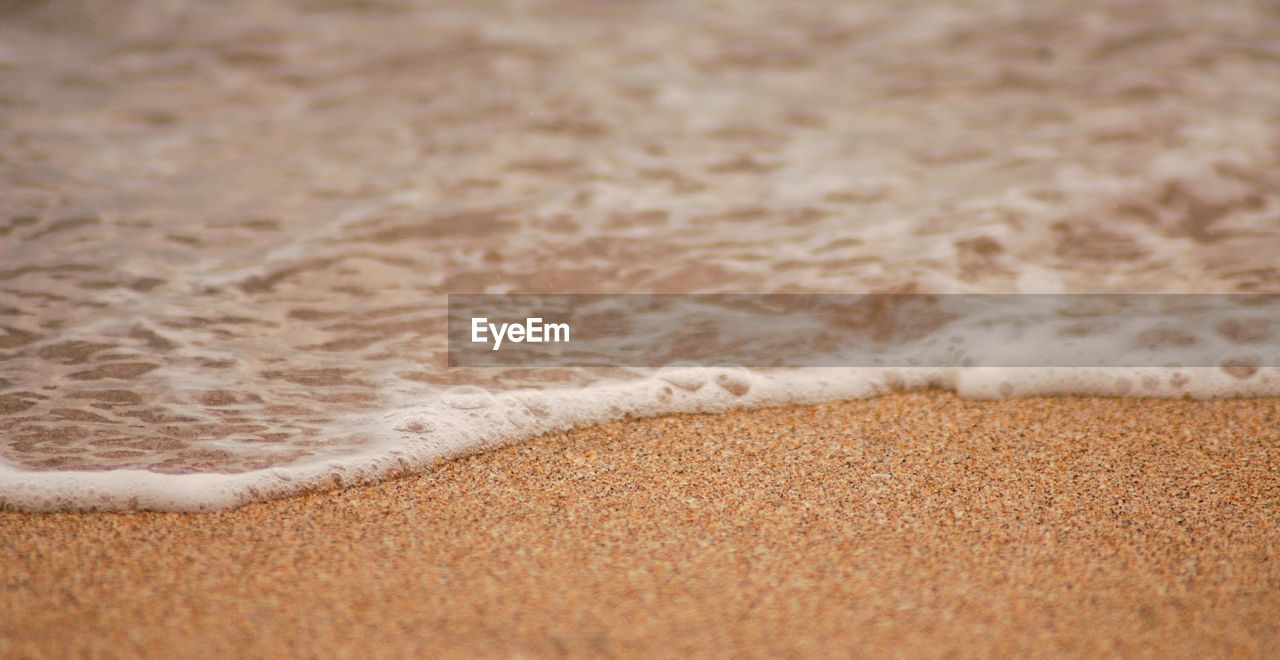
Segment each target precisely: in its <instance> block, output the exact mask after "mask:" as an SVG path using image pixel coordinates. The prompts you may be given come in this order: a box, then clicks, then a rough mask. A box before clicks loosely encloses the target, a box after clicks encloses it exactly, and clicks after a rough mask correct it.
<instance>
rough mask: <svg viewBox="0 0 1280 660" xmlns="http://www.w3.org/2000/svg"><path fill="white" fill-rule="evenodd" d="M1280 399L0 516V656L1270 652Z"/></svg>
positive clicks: (650, 435)
mask: <svg viewBox="0 0 1280 660" xmlns="http://www.w3.org/2000/svg"><path fill="white" fill-rule="evenodd" d="M1278 419H1280V400H1275V399H1253V400H1225V401H1210V402H1195V401H1165V400H1141V399H1098V398H1056V399H1025V400H1011V401H985V402H984V401H966V400H962V399H959V398H956V397H954V396H952V395H949V394H941V393H914V394H903V395H893V396H888V397H883V398H877V399H871V400H864V401H853V402H845V403H832V404H826V405H819V406H813V407H794V408H783V409H769V410H760V411H748V412H735V413H731V414H727V415H723V416H677V417H666V418H658V419H648V420H632V421H626V422H618V423H613V424H609V425H605V426H601V427H595V428H589V429H583V430H578V431H574V432H571V433H565V434H558V435H553V436H548V437H544V438H541V439H538V440H535V441H532V442H528V443H523V444H519V445H516V446H511V447H508V448H503V449H499V450H495V451H490V452H487V453H483V454H479V455H476V456H472V457H470V458H465V459H460V460H456V461H451V462H447V463H442V464H440V465H439V466H438V467H437V468H436V469H435V470H433V471H431V472H430V473H428V474H424V475H421V476H413V477H408V478H403V479H398V480H394V481H391V482H387V483H383V484H379V485H376V486H372V487H362V488H353V489H348V490H341V491H335V492H325V493H317V494H313V495H307V496H301V497H295V498H289V499H284V500H279V501H274V502H268V503H262V504H253V505H249V506H246V507H244V508H241V509H238V510H234V511H226V512H221V513H215V514H204V515H197V514H158V513H134V514H88V515H86V514H53V515H48V514H40V515H35V514H24V513H12V512H9V513H4V514H0V584H3V589H2V590H0V611H2V612H4V616H2V617H0V655H3V656H5V657H26V656H43V657H62V656H66V655H100V654H109V655H136V654H141V653H147V654H152V655H161V654H165V655H167V654H170V653H177V654H181V655H193V656H227V655H232V654H234V655H242V654H250V655H284V654H289V655H305V656H314V655H346V656H355V655H366V654H370V653H377V654H395V655H417V656H420V657H426V656H428V655H430V656H434V655H446V656H494V655H496V656H547V655H575V656H622V657H625V656H655V655H656V656H677V655H686V654H694V655H738V654H747V655H788V656H794V655H820V654H822V655H826V654H837V655H845V654H851V655H876V656H881V655H904V656H905V655H911V656H915V655H930V656H932V655H948V654H953V653H959V654H960V655H971V654H972V655H997V656H1008V655H1010V654H1031V655H1041V654H1052V655H1073V656H1098V655H1111V654H1121V655H1127V656H1161V657H1203V656H1214V657H1225V656H1235V657H1265V656H1271V657H1275V656H1276V655H1277V653H1280V616H1277V615H1278V614H1280V550H1278V549H1277V543H1276V539H1277V538H1278V534H1280V424H1277V420H1278Z"/></svg>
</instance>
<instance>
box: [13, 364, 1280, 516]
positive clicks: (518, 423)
mask: <svg viewBox="0 0 1280 660" xmlns="http://www.w3.org/2000/svg"><path fill="white" fill-rule="evenodd" d="M929 387H931V388H940V389H945V390H950V391H954V392H956V393H958V394H959V395H961V396H964V397H970V398H980V399H998V398H1009V397H1021V396H1044V395H1064V394H1081V395H1093V396H1145V397H1161V398H1184V397H1186V398H1196V399H1206V398H1213V397H1239V396H1280V369H1275V368H1266V369H1260V370H1257V371H1255V372H1253V373H1250V374H1249V375H1248V376H1247V377H1242V375H1241V374H1231V373H1228V372H1226V371H1224V370H1222V369H1217V368H1203V367H1200V368H1181V369H1176V368H1142V369H1124V368H991V367H977V368H945V369H933V368H891V369H877V368H858V369H838V368H814V369H786V370H767V371H764V372H753V371H751V370H748V369H744V368H741V367H690V366H683V367H676V368H671V369H664V370H662V371H660V372H658V373H657V374H655V375H654V376H651V377H648V378H644V379H640V380H635V381H631V382H611V383H598V384H595V385H591V386H587V387H583V388H574V389H544V390H520V391H513V392H504V393H500V394H496V395H495V394H492V393H490V392H486V391H484V390H482V389H480V388H476V387H471V386H462V387H458V388H453V389H451V390H448V391H445V392H444V393H443V394H441V396H440V397H439V398H438V399H437V400H436V401H434V402H431V403H427V404H423V405H414V404H412V403H410V402H402V403H400V404H398V405H397V406H395V407H394V409H393V410H391V411H388V412H386V413H384V414H380V415H377V416H369V417H367V418H363V419H351V420H346V423H347V424H350V425H356V426H359V427H360V429H361V430H363V431H365V432H367V433H369V434H371V435H373V436H375V437H376V438H377V441H376V442H374V443H372V444H371V445H369V446H368V447H366V448H364V449H363V450H361V451H359V452H357V453H351V454H347V455H343V456H328V457H326V456H320V457H316V458H313V459H310V460H307V461H301V462H298V463H294V464H290V465H288V466H284V467H277V468H270V469H264V470H255V471H250V472H240V473H235V474H221V473H208V472H204V473H193V474H158V473H155V472H150V471H146V470H106V471H92V472H90V471H46V472H39V471H31V470H23V469H20V468H16V467H14V466H12V465H3V464H0V497H3V501H4V502H5V504H6V505H8V506H12V507H17V508H21V509H24V510H32V511H57V510H67V509H74V510H122V509H139V508H141V509H155V510H168V511H208V510H213V509H219V508H226V507H233V506H238V505H242V504H245V503H248V502H251V501H255V500H260V499H267V498H272V497H279V496H283V495H289V494H293V493H296V492H299V491H302V490H307V489H314V488H326V487H333V486H337V485H353V484H359V483H365V482H369V481H372V480H376V479H378V478H380V477H382V476H383V475H386V474H387V473H389V472H396V471H421V470H426V469H430V466H431V465H432V464H433V463H434V462H435V461H436V460H438V459H444V458H452V457H457V456H462V455H466V454H469V453H474V452H476V451H480V450H483V449H487V448H491V447H494V446H498V445H501V444H505V443H508V442H513V441H519V440H524V439H528V438H531V437H535V436H538V435H542V434H545V433H550V432H557V431H565V430H569V429H573V428H579V427H584V426H589V425H594V424H600V423H605V422H609V421H614V420H618V419H624V418H641V417H651V416H657V415H666V414H674V413H721V412H726V411H729V410H734V409H739V408H755V407H764V406H779V405H793V404H815V403H821V402H824V401H831V400H843V399H857V398H864V397H869V396H876V395H881V394H885V393H888V392H902V391H909V390H916V389H920V388H929Z"/></svg>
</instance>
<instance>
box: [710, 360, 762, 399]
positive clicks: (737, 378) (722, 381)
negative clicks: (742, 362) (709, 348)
mask: <svg viewBox="0 0 1280 660" xmlns="http://www.w3.org/2000/svg"><path fill="white" fill-rule="evenodd" d="M716 370H717V372H718V373H716V376H715V383H716V385H719V386H720V387H721V388H722V389H724V391H726V392H728V393H729V394H732V395H733V396H744V395H746V393H747V392H750V391H751V385H752V381H754V380H755V376H754V375H752V373H751V372H750V371H748V370H747V369H745V368H743V367H738V366H724V367H717V369H716Z"/></svg>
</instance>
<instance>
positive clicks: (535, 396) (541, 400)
mask: <svg viewBox="0 0 1280 660" xmlns="http://www.w3.org/2000/svg"><path fill="white" fill-rule="evenodd" d="M514 399H515V400H516V401H517V402H519V403H520V405H522V406H524V408H525V410H528V411H529V412H530V413H531V414H533V416H535V417H547V416H549V415H551V398H550V397H548V396H547V395H546V394H543V393H542V392H537V391H534V390H530V391H527V392H520V393H517V394H516V395H515V396H514Z"/></svg>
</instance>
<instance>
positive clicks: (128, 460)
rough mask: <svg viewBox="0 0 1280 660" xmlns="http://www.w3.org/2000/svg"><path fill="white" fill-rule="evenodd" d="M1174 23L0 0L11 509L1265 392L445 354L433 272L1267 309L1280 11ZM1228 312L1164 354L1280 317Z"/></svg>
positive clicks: (833, 4)
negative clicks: (549, 448) (479, 456)
mask: <svg viewBox="0 0 1280 660" xmlns="http://www.w3.org/2000/svg"><path fill="white" fill-rule="evenodd" d="M1186 5H1187V6H1179V7H1177V9H1176V10H1170V11H1160V12H1158V13H1157V12H1156V11H1155V10H1154V9H1153V7H1152V5H1151V4H1150V3H1142V2H1114V1H1107V2H1102V1H1098V2H1091V1H1086V2H1080V1H1078V0H1077V1H1072V2H1066V1H1063V2H1038V3H1006V2H973V3H961V4H956V3H934V2H909V1H904V2H895V3H872V2H837V1H835V0H832V1H830V2H819V1H805V2H795V3H790V2H788V3H761V2H748V1H742V2H721V3H688V2H676V1H674V0H670V1H668V0H638V1H635V2H618V3H593V2H585V1H583V0H561V1H553V2H545V3H529V2H519V1H515V0H512V1H509V2H504V1H497V0H494V1H485V2H456V3H407V2H397V1H393V0H385V1H381V2H361V3H357V2H260V1H256V2H249V1H247V0H246V1H241V2H228V3H218V4H217V5H212V4H210V3H199V2H184V1H180V0H175V1H165V2H162V1H159V0H157V1H155V2H145V1H133V2H121V3H113V4H112V7H111V8H110V10H109V11H108V10H106V9H101V8H99V9H94V8H93V7H90V6H89V5H83V4H80V3H59V2H44V3H19V4H8V5H3V6H0V11H3V12H5V15H4V17H3V20H0V506H5V507H11V508H19V509H27V510H60V509H130V508H154V509H175V510H205V509H212V508H219V507H227V506H234V505H238V504H243V503H245V502H249V501H253V500H256V499H262V498H267V497H273V496H279V495H284V494H288V493H293V492H298V491H301V490H304V489H308V488H318V487H329V486H334V485H343V484H351V483H359V482H364V481H368V480H372V479H377V478H379V477H381V476H383V475H386V474H389V473H392V472H399V471H406V470H410V471H411V470H424V469H429V466H430V465H431V463H432V462H433V461H434V460H436V459H438V458H440V457H448V456H456V455H460V454H464V453H467V452H474V451H479V450H482V449H484V448H487V447H491V446H495V445H497V444H500V443H503V442H510V441H515V440H520V439H524V438H529V437H531V436H534V435H538V434H542V433H546V432H551V431H558V430H564V429H569V428H573V427H578V426H582V425H588V424H595V423H600V422H605V421H609V420H616V419H622V418H626V417H635V416H648V415H660V414H667V413H676V412H705V413H714V412H721V411H726V410H730V409H734V408H742V407H752V406H765V405H782V404H795V403H814V402H820V401H828V400H834V399H842V398H856V397H866V396H874V395H879V394H883V393H887V392H894V391H903V390H910V389H918V388H925V387H934V388H943V389H947V390H950V391H953V392H956V393H957V394H959V395H961V396H970V397H1017V396H1032V395H1049V394H1055V395H1060V394H1098V395H1108V396H1155V397H1185V396H1190V397H1198V398H1208V397H1222V396H1274V395H1276V394H1280V372H1278V371H1277V369H1276V368H1274V367H1273V366H1266V365H1250V364H1248V363H1241V364H1236V363H1228V362H1224V363H1222V364H1219V365H1217V366H1205V367H1194V368H1190V367H1188V368H1178V367H1161V366H1152V367H1142V368H1137V367H1132V368H1086V367H1074V368H1072V367H1043V368H1025V367H1024V368H998V367H983V366H969V367H965V366H959V367H956V366H948V367H929V366H920V367H901V366H885V367H858V368H855V367H846V368H790V369H749V368H745V367H741V366H734V365H719V366H717V365H702V366H697V365H680V364H675V365H671V366H668V367H664V368H660V369H652V368H634V367H609V366H603V367H591V368H562V367H553V368H538V369H516V368H498V367H487V368H454V369H450V368H448V367H447V366H446V365H447V346H446V342H445V335H446V332H445V329H446V306H445V300H446V298H445V296H446V295H447V294H449V293H512V292H543V293H564V292H575V293H610V294H612V293H868V292H904V293H910V292H916V293H1106V292H1127V293H1138V292H1141V293H1224V294H1226V293H1276V292H1280V258H1278V256H1277V255H1280V47H1278V44H1280V15H1277V14H1276V13H1275V12H1274V11H1269V10H1268V9H1267V8H1266V7H1265V6H1264V5H1263V4H1260V3H1249V2H1218V3H1186ZM1042 320H1043V319H1042ZM1049 321H1050V323H1049V326H1052V325H1053V322H1054V321H1063V319H1049ZM1218 321H1220V322H1218V323H1210V324H1209V325H1208V326H1207V327H1208V328H1210V329H1211V330H1209V331H1207V332H1206V334H1203V335H1192V336H1190V337H1188V338H1182V339H1178V341H1186V342H1191V343H1190V344H1189V346H1190V347H1191V348H1192V349H1194V348H1195V347H1196V346H1199V345H1201V344H1196V342H1210V341H1217V342H1222V341H1226V342H1228V343H1231V342H1235V343H1237V344H1239V343H1248V342H1250V341H1262V340H1265V339H1266V338H1267V337H1270V336H1271V334H1270V333H1272V332H1273V330H1271V329H1269V326H1267V324H1266V323H1257V324H1243V325H1241V324H1236V325H1232V323H1231V319H1219V320H1218ZM1046 327H1048V326H1046ZM1259 328H1262V329H1261V330H1259ZM1119 330H1120V331H1123V330H1125V329H1119ZM1131 330H1132V329H1131ZM945 331H946V332H950V333H951V334H952V335H955V334H957V333H958V334H960V335H962V336H963V334H964V333H963V332H962V331H961V330H959V329H956V328H951V329H947V330H945ZM1257 333H1262V335H1261V336H1254V335H1255V334H1257ZM1203 345H1204V346H1209V344H1208V343H1206V344H1203ZM1206 350H1208V349H1206Z"/></svg>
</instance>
